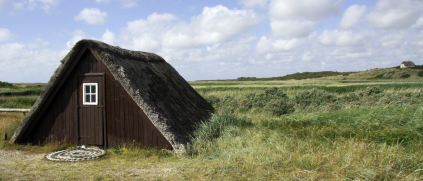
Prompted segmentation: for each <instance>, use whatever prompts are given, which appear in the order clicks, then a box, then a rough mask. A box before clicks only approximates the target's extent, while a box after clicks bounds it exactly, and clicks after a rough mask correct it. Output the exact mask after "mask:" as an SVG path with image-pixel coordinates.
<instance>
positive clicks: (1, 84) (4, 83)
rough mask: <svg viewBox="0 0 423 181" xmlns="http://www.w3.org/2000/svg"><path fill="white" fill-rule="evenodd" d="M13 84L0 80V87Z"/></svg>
mask: <svg viewBox="0 0 423 181" xmlns="http://www.w3.org/2000/svg"><path fill="white" fill-rule="evenodd" d="M12 86H13V84H11V83H9V82H2V81H0V87H12Z"/></svg>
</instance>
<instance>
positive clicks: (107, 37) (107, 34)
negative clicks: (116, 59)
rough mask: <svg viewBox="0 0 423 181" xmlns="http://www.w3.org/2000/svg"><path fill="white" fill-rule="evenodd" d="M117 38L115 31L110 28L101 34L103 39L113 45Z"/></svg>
mask: <svg viewBox="0 0 423 181" xmlns="http://www.w3.org/2000/svg"><path fill="white" fill-rule="evenodd" d="M115 40H116V36H115V34H114V33H113V32H111V31H109V29H106V32H104V33H103V35H102V36H101V41H103V42H105V43H108V44H111V45H113V43H114V42H115Z"/></svg>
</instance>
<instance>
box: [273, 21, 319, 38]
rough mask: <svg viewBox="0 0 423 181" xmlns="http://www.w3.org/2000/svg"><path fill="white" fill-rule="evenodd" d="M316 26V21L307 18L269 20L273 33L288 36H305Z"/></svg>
mask: <svg viewBox="0 0 423 181" xmlns="http://www.w3.org/2000/svg"><path fill="white" fill-rule="evenodd" d="M316 26H317V22H315V21H307V20H281V21H279V20H274V21H271V22H270V27H271V29H272V32H273V34H274V35H276V36H285V37H289V38H300V37H306V36H308V35H309V34H310V33H311V32H313V31H314V28H316Z"/></svg>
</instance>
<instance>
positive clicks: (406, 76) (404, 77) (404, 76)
mask: <svg viewBox="0 0 423 181" xmlns="http://www.w3.org/2000/svg"><path fill="white" fill-rule="evenodd" d="M410 76H411V75H410V74H404V75H401V77H400V78H402V79H406V78H408V77H410Z"/></svg>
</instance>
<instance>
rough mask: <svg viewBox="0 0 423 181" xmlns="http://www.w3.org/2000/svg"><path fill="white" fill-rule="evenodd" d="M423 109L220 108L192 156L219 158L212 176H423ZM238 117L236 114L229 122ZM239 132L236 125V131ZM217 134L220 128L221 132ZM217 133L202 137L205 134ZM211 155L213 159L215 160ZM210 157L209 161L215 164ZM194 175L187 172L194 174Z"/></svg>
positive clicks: (196, 158) (195, 141)
mask: <svg viewBox="0 0 423 181" xmlns="http://www.w3.org/2000/svg"><path fill="white" fill-rule="evenodd" d="M422 113H423V107H421V106H418V105H415V106H408V107H401V106H377V107H373V108H370V109H349V110H339V111H332V112H314V113H306V114H292V115H288V116H282V117H273V116H269V115H268V114H265V113H263V112H262V113H256V114H250V115H249V116H248V118H243V119H244V120H248V119H251V120H253V121H252V123H251V125H250V126H249V127H243V126H242V124H231V126H226V127H223V128H224V129H223V131H222V130H221V131H212V133H216V134H209V132H207V131H203V130H202V129H205V130H219V128H222V125H224V124H216V123H215V122H216V120H220V121H219V122H228V123H231V122H239V119H240V117H238V116H236V115H235V114H234V115H232V116H231V115H230V114H227V113H225V114H215V115H214V116H213V117H212V118H211V119H212V120H211V121H210V122H208V123H205V124H203V125H202V127H200V129H199V132H200V133H198V132H197V134H196V136H195V137H194V138H195V139H193V153H194V156H193V158H194V160H192V162H194V163H192V162H190V164H195V165H197V164H199V163H198V162H206V161H207V162H213V160H214V161H215V162H219V164H218V163H215V162H213V164H215V166H214V172H212V173H210V172H208V174H209V175H208V176H209V177H208V178H210V179H219V178H221V176H223V175H226V176H230V177H239V178H250V179H300V180H315V179H317V180H319V179H325V180H326V179H329V180H339V179H341V180H343V179H348V180H392V179H404V180H408V179H419V178H422V176H423V174H422V172H421V171H420V169H423V166H422V164H423V157H421V156H419V155H421V154H423V151H422V150H423V149H422V148H423V145H422V142H421V140H422V133H423V129H421V127H422V126H423V119H422V118H421V116H420V115H421V114H422ZM229 119H233V120H229ZM213 127H214V128H213ZM234 130H236V131H234ZM217 133H218V134H217ZM203 134H205V135H218V136H199V135H203ZM210 159H212V161H210ZM213 164H212V163H210V165H213ZM190 174H194V173H192V172H191V173H187V175H189V176H190V177H195V175H190Z"/></svg>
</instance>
